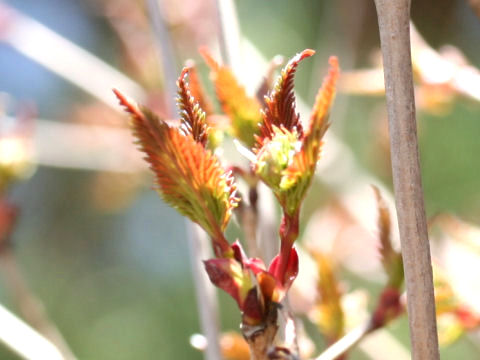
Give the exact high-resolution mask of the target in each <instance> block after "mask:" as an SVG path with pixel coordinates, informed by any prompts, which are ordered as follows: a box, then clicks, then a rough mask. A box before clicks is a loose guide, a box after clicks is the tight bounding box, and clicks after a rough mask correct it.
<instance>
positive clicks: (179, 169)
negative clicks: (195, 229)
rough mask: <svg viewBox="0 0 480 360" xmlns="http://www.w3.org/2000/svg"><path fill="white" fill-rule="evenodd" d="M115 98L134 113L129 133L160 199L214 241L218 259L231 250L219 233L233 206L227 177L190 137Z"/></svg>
mask: <svg viewBox="0 0 480 360" xmlns="http://www.w3.org/2000/svg"><path fill="white" fill-rule="evenodd" d="M115 94H116V95H117V97H118V98H119V100H120V103H121V104H122V105H123V106H124V107H125V108H126V110H127V111H128V112H129V113H130V114H131V115H132V121H131V127H132V130H133V134H134V136H135V138H136V139H137V142H138V145H139V148H140V150H141V151H143V152H144V153H145V154H146V157H145V160H146V161H147V162H148V163H149V164H150V168H151V169H152V170H153V172H154V173H155V175H156V179H157V183H158V185H159V189H158V190H159V193H160V195H161V196H162V198H163V199H164V200H165V202H166V203H168V204H169V205H171V206H172V207H174V208H175V209H177V210H178V211H179V212H180V213H181V214H182V215H184V216H187V217H188V218H190V219H191V220H192V221H194V222H196V223H198V224H199V225H200V226H201V227H202V228H203V229H204V230H205V231H206V232H207V233H208V234H209V235H210V236H211V237H212V239H213V241H214V250H215V253H216V254H217V256H223V255H225V253H228V252H231V249H230V246H229V244H228V242H227V241H226V239H225V238H224V235H223V231H224V230H225V228H226V226H227V224H228V222H229V220H230V216H231V214H232V211H233V208H234V207H235V206H236V205H237V198H236V197H235V191H236V186H235V184H234V182H233V178H232V177H231V174H230V173H229V172H226V171H225V169H223V167H222V166H221V165H220V163H219V161H218V159H217V158H216V157H215V156H214V155H213V154H212V153H211V151H209V150H206V149H205V148H204V146H203V145H202V143H201V142H197V141H195V139H194V138H193V136H190V135H185V133H184V132H182V131H180V130H179V129H178V128H172V127H169V126H168V125H167V124H166V123H165V122H164V121H162V120H160V119H159V118H158V117H157V116H155V115H154V114H153V113H151V112H150V111H149V110H148V109H146V108H139V107H138V106H137V105H136V104H134V103H133V102H131V101H130V100H128V99H127V98H126V97H125V96H123V95H122V94H121V93H120V92H118V91H117V90H115ZM190 123H192V124H193V123H194V122H193V121H191V122H190Z"/></svg>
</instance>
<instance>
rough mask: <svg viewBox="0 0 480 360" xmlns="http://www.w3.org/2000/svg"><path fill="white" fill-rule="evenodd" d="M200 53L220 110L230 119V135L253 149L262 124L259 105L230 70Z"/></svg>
mask: <svg viewBox="0 0 480 360" xmlns="http://www.w3.org/2000/svg"><path fill="white" fill-rule="evenodd" d="M200 52H201V54H202V55H203V57H204V59H205V61H206V63H207V65H208V66H209V67H210V69H211V73H210V76H211V79H212V81H213V83H214V84H215V91H216V93H217V97H218V100H219V101H220V105H221V106H222V110H223V112H224V113H225V114H227V116H228V117H229V119H230V122H231V123H230V127H231V133H232V135H233V136H234V137H235V138H237V139H238V140H240V141H241V142H242V143H243V144H244V145H246V146H247V147H248V148H253V147H254V145H255V136H256V135H258V134H259V133H260V127H259V126H260V124H261V122H262V115H261V113H260V103H259V102H258V101H257V99H256V98H255V97H251V96H248V95H247V92H246V90H245V88H244V87H243V86H242V85H241V84H240V83H239V82H238V80H237V78H236V77H235V75H234V74H233V72H232V70H231V69H230V68H228V67H226V66H223V65H220V64H218V63H217V62H216V61H215V60H214V59H213V58H212V56H211V55H210V54H209V53H208V51H207V50H206V49H201V50H200Z"/></svg>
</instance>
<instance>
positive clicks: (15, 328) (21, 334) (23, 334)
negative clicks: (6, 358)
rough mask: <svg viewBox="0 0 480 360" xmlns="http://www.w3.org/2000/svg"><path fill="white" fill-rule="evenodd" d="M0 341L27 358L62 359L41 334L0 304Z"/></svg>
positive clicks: (33, 359)
mask: <svg viewBox="0 0 480 360" xmlns="http://www.w3.org/2000/svg"><path fill="white" fill-rule="evenodd" d="M0 342H2V343H3V344H5V345H6V346H7V347H8V348H10V349H11V350H12V351H14V352H15V353H16V354H18V355H19V356H20V357H22V358H23V359H27V360H45V359H49V360H64V357H63V356H62V354H61V353H60V351H59V350H58V349H57V348H56V347H55V345H53V344H52V343H51V342H50V341H49V340H48V339H46V338H45V337H44V336H43V335H41V334H39V333H38V332H37V331H36V330H34V329H33V328H31V327H30V326H29V325H28V324H26V323H25V322H24V321H23V320H21V319H19V318H18V317H17V316H15V315H14V314H13V313H11V312H10V311H9V310H8V309H6V308H5V307H4V306H3V305H1V304H0Z"/></svg>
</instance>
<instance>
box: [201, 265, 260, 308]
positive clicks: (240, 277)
mask: <svg viewBox="0 0 480 360" xmlns="http://www.w3.org/2000/svg"><path fill="white" fill-rule="evenodd" d="M204 264H205V269H206V271H207V274H208V277H209V278H210V281H211V282H212V283H213V284H214V285H215V286H218V287H219V288H220V289H222V290H224V291H225V292H227V293H228V294H230V296H231V297H233V298H234V299H235V301H236V302H237V304H238V307H239V308H240V309H243V307H244V303H245V300H246V299H247V295H248V293H249V291H250V289H252V287H253V284H252V282H251V280H250V275H249V274H248V271H245V270H244V269H243V268H242V265H241V264H240V263H239V262H238V261H236V260H235V259H210V260H206V261H204Z"/></svg>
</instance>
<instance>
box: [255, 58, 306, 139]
mask: <svg viewBox="0 0 480 360" xmlns="http://www.w3.org/2000/svg"><path fill="white" fill-rule="evenodd" d="M313 54H315V51H313V50H310V49H307V50H303V51H302V52H301V53H299V54H297V55H296V56H295V57H293V58H292V59H291V60H290V61H289V62H288V64H287V65H286V66H285V68H284V69H283V70H282V72H281V74H280V76H279V77H278V79H277V81H276V83H275V86H274V88H273V90H272V92H271V93H270V95H269V96H267V97H266V98H265V103H266V107H265V109H264V110H263V118H264V121H263V124H262V134H261V138H260V139H259V140H260V142H262V139H265V138H270V139H271V138H272V137H273V136H274V134H275V132H274V128H273V127H274V126H276V127H277V128H284V129H286V130H288V131H290V132H296V133H297V134H299V136H302V134H303V131H302V125H301V123H300V117H299V115H298V114H297V112H296V109H295V94H294V92H293V85H294V78H295V72H296V71H297V67H298V64H299V63H300V61H302V60H303V59H305V58H307V57H310V56H312V55H313ZM259 145H260V147H261V145H262V144H261V143H260V144H259Z"/></svg>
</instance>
